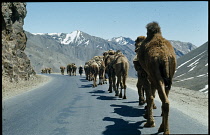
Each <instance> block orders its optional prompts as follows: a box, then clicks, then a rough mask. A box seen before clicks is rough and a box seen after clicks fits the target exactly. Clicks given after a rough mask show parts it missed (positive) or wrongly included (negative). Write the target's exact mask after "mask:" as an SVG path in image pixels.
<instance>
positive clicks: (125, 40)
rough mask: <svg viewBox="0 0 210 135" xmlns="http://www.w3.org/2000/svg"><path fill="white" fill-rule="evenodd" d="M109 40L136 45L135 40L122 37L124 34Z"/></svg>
mask: <svg viewBox="0 0 210 135" xmlns="http://www.w3.org/2000/svg"><path fill="white" fill-rule="evenodd" d="M108 41H113V42H117V43H118V44H120V45H134V44H135V42H134V41H133V40H132V39H131V38H128V37H122V36H120V37H114V38H112V39H109V40H108Z"/></svg>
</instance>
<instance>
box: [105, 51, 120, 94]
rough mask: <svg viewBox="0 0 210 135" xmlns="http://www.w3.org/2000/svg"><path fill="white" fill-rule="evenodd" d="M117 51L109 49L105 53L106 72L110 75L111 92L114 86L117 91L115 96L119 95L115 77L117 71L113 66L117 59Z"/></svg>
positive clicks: (109, 89)
mask: <svg viewBox="0 0 210 135" xmlns="http://www.w3.org/2000/svg"><path fill="white" fill-rule="evenodd" d="M115 53H116V52H115V51H114V50H109V51H106V52H104V53H103V56H104V58H103V59H104V63H105V73H106V74H107V75H108V78H109V88H108V91H109V93H112V88H113V89H114V91H115V96H118V95H119V92H118V89H117V88H116V84H115V82H116V77H115V71H114V68H113V63H114V60H115Z"/></svg>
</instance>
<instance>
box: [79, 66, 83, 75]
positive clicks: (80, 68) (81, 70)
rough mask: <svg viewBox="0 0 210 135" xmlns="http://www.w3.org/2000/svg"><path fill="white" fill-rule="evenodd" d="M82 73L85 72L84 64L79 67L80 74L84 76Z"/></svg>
mask: <svg viewBox="0 0 210 135" xmlns="http://www.w3.org/2000/svg"><path fill="white" fill-rule="evenodd" d="M82 73H83V67H82V65H81V66H80V67H79V74H80V76H82Z"/></svg>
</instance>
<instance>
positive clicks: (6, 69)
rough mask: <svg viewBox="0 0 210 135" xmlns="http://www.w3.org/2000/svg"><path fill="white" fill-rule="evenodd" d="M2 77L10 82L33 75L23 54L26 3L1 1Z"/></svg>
mask: <svg viewBox="0 0 210 135" xmlns="http://www.w3.org/2000/svg"><path fill="white" fill-rule="evenodd" d="M1 4H2V5H1V6H2V78H3V79H4V78H8V79H9V80H10V81H11V82H13V81H15V82H18V80H28V79H29V78H30V77H31V76H33V75H35V74H36V73H35V71H34V69H33V68H32V67H31V63H30V60H29V59H28V57H27V55H26V54H25V52H24V50H25V48H26V42H27V37H26V34H25V33H24V30H23V24H24V18H25V16H26V13H27V11H26V3H23V2H2V3H1Z"/></svg>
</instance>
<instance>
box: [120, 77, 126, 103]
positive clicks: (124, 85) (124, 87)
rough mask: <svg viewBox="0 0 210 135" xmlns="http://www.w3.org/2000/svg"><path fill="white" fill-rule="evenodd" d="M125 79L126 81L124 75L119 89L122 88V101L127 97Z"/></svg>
mask: <svg viewBox="0 0 210 135" xmlns="http://www.w3.org/2000/svg"><path fill="white" fill-rule="evenodd" d="M126 79H127V76H126V75H124V76H123V82H121V84H122V85H123V86H122V85H121V89H122V88H123V89H124V96H123V99H126V98H127V97H126V88H127V86H126Z"/></svg>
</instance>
